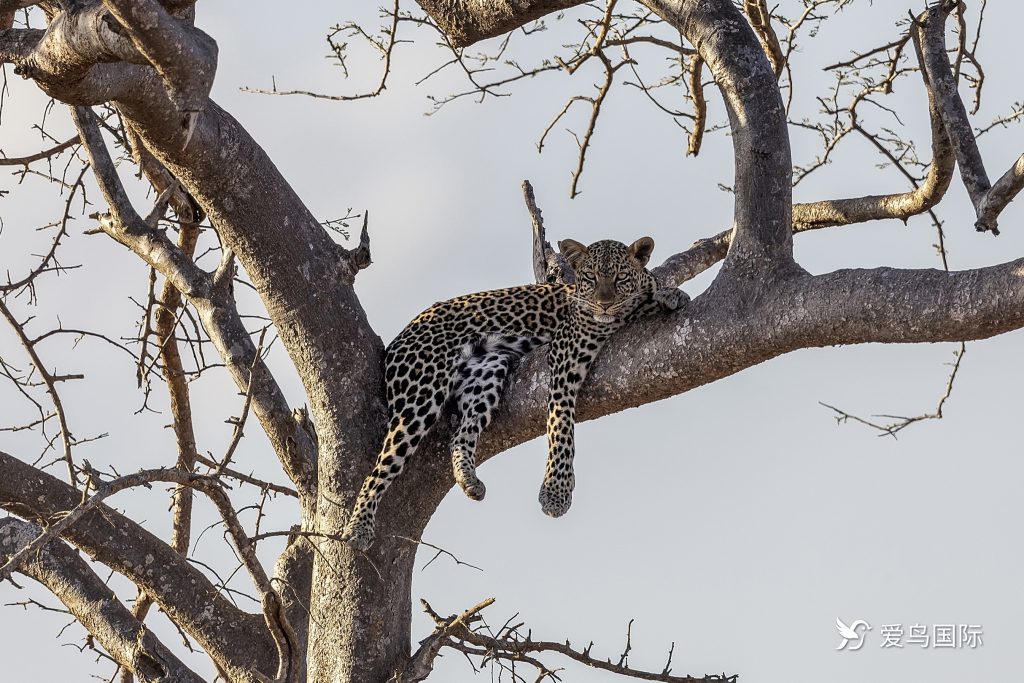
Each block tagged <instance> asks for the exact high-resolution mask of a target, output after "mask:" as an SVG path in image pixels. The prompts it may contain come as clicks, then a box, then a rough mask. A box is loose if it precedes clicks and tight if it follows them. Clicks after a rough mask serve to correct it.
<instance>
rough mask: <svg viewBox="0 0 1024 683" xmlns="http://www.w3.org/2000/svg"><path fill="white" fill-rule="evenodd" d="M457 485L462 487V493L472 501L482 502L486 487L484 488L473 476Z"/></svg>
mask: <svg viewBox="0 0 1024 683" xmlns="http://www.w3.org/2000/svg"><path fill="white" fill-rule="evenodd" d="M459 485H460V486H462V490H463V493H465V494H466V496H467V497H468V498H470V499H471V500H474V501H482V500H483V497H484V495H486V493H487V487H486V486H484V485H483V482H482V481H480V480H479V479H478V478H477V477H475V476H474V477H473V478H471V479H466V480H464V481H463V480H460V481H459Z"/></svg>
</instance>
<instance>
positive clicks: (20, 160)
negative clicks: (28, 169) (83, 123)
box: [0, 135, 79, 166]
mask: <svg viewBox="0 0 1024 683" xmlns="http://www.w3.org/2000/svg"><path fill="white" fill-rule="evenodd" d="M78 143H79V138H78V136H77V135H76V136H75V137H73V138H70V139H68V140H65V141H64V142H61V143H60V144H57V145H54V146H53V147H50V148H49V149H44V150H42V151H41V152H36V153H35V154H29V155H26V156H23V157H0V166H28V165H29V164H31V163H34V162H36V161H41V160H43V159H49V158H51V157H54V156H56V155H58V154H60V153H61V152H63V151H64V150H66V149H68V148H70V147H74V146H75V145H77V144H78Z"/></svg>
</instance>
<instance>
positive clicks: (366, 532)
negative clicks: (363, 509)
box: [341, 515, 376, 552]
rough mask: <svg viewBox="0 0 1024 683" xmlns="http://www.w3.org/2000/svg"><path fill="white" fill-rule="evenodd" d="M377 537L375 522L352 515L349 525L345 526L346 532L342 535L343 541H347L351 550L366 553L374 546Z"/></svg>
mask: <svg viewBox="0 0 1024 683" xmlns="http://www.w3.org/2000/svg"><path fill="white" fill-rule="evenodd" d="M375 537H376V534H375V533H374V531H373V522H371V521H368V520H366V519H359V518H358V517H357V516H356V515H352V518H351V519H349V521H348V524H346V525H345V531H343V532H342V534H341V540H343V541H345V543H347V544H348V546H349V547H350V548H352V549H353V550H360V551H364V552H365V551H366V550H368V549H369V547H370V546H371V545H373V540H374V538H375Z"/></svg>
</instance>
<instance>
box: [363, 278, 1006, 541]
mask: <svg viewBox="0 0 1024 683" xmlns="http://www.w3.org/2000/svg"><path fill="white" fill-rule="evenodd" d="M1021 327H1024V259H1021V260H1017V261H1012V262H1009V263H1004V264H1002V265H998V266H991V267H987V268H980V269H976V270H966V271H952V272H947V271H941V270H903V269H893V268H878V269H873V270H842V271H836V272H834V273H828V274H825V275H819V276H810V275H807V274H802V275H794V276H790V277H787V278H780V279H777V280H775V281H773V282H771V283H770V284H766V283H764V282H758V283H754V284H746V283H745V282H744V280H743V279H742V278H735V277H730V276H729V274H728V273H724V272H723V273H722V274H720V275H719V276H718V278H717V279H716V281H715V284H714V285H713V286H712V287H711V288H710V289H709V290H708V291H707V292H705V293H704V294H702V295H701V296H699V297H697V298H696V299H694V300H693V301H691V302H690V304H689V305H688V306H687V307H685V308H683V309H680V310H679V311H676V312H674V313H672V314H668V315H664V316H655V317H652V318H646V319H643V320H641V321H638V322H636V323H634V324H633V325H630V326H629V327H627V328H625V329H623V330H622V331H620V332H618V333H617V334H615V335H614V336H613V337H612V338H611V339H610V340H609V342H608V344H607V345H606V346H605V347H604V349H603V350H602V352H601V355H600V356H599V357H598V359H597V361H596V362H595V364H594V366H593V368H592V370H591V372H590V374H589V375H588V379H587V382H586V384H585V386H584V389H583V391H582V393H581V395H580V398H579V402H578V412H577V416H578V417H577V419H578V420H579V421H583V420H591V419H595V418H599V417H603V416H605V415H608V414H611V413H615V412H619V411H621V410H626V409H628V408H634V407H636V406H640V405H644V404H647V403H651V402H653V401H658V400H661V399H665V398H668V397H671V396H675V395H678V394H681V393H684V392H687V391H690V390H691V389H694V388H696V387H699V386H703V385H705V384H709V383H711V382H714V381H717V380H719V379H722V378H724V377H727V376H729V375H732V374H735V373H737V372H740V371H741V370H744V369H746V368H749V367H751V366H754V365H757V364H759V363H762V362H764V361H766V360H769V359H771V358H775V357H777V356H780V355H783V354H786V353H789V352H792V351H795V350H797V349H801V348H810V347H820V346H835V345H844V344H860V343H866V342H887V343H913V342H937V341H969V340H972V339H983V338H987V337H991V336H993V335H997V334H1001V333H1004V332H1008V331H1010V330H1015V329H1020V328H1021ZM548 383H549V373H548V368H547V364H546V362H545V359H544V357H543V354H542V353H533V354H530V355H529V356H527V357H526V358H525V359H524V360H523V363H522V366H521V367H520V369H519V370H518V372H517V373H516V375H515V376H514V378H513V380H512V383H511V385H510V387H509V389H508V391H507V393H506V394H505V398H504V399H503V403H502V406H501V407H500V408H499V409H498V411H497V415H496V416H495V419H494V422H493V423H492V425H491V426H490V427H488V429H487V431H486V432H484V434H483V436H482V437H481V442H480V447H479V450H478V452H477V458H478V462H482V461H484V460H486V459H488V458H490V457H493V456H494V455H495V454H497V453H501V452H503V451H506V450H508V449H510V448H512V447H513V446H516V445H518V444H520V443H523V442H525V441H528V440H529V439H532V438H534V437H537V436H539V435H540V434H542V433H543V431H544V425H545V424H546V416H547V387H548ZM449 429H450V428H449V427H448V425H447V422H446V421H445V420H439V421H438V427H437V428H435V431H436V432H437V433H436V434H431V435H430V436H429V437H428V438H427V439H426V441H425V443H424V444H423V445H421V447H420V448H421V449H423V450H424V455H422V456H418V458H420V462H419V463H418V464H417V465H416V466H415V467H414V468H412V471H411V472H410V475H409V482H408V484H406V483H405V482H399V483H398V484H396V485H397V486H404V485H409V486H414V487H416V490H417V491H420V490H422V489H429V491H430V495H431V498H432V501H434V502H437V503H440V500H441V498H443V497H444V495H445V494H446V493H447V492H448V490H449V489H450V487H451V485H452V476H451V472H450V467H449V465H448V459H447V458H445V457H443V455H442V454H443V453H444V452H445V451H446V448H447V443H448V439H449V437H450V434H449V433H448V430H449ZM399 505H402V501H401V496H400V495H396V496H393V497H391V498H389V499H385V501H384V502H383V504H382V506H381V510H380V514H381V515H382V520H383V519H384V518H385V517H390V518H392V519H396V518H397V519H398V520H402V519H403V518H404V517H408V516H412V515H414V514H415V511H410V510H405V509H401V510H400V509H398V508H397V507H392V506H399ZM385 523H387V522H385Z"/></svg>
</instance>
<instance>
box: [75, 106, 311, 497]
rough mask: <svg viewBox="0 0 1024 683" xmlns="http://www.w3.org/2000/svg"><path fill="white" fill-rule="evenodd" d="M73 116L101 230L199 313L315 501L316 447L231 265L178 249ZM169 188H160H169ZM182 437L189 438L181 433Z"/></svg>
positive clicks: (90, 120)
mask: <svg viewBox="0 0 1024 683" xmlns="http://www.w3.org/2000/svg"><path fill="white" fill-rule="evenodd" d="M74 119H75V123H76V126H77V127H78V129H79V134H80V135H81V137H82V140H83V141H84V145H85V149H86V151H87V153H88V154H89V158H90V161H91V162H92V164H93V168H94V169H95V172H96V177H97V180H98V181H99V185H100V190H101V191H102V192H103V194H104V197H105V198H106V199H107V202H108V203H109V205H110V208H111V215H110V216H109V217H108V218H102V219H101V221H100V226H101V229H103V230H104V231H105V232H106V233H107V234H108V235H110V236H111V237H113V238H114V239H115V240H117V241H118V242H120V243H121V244H123V245H124V246H126V247H128V248H129V249H131V250H132V251H133V252H135V253H136V254H137V255H139V256H140V257H142V258H143V259H144V260H145V261H146V262H147V263H149V264H150V265H151V266H152V267H154V268H156V269H157V271H159V272H160V273H161V274H162V275H163V276H164V277H165V278H166V279H167V282H169V283H170V284H171V285H172V286H173V288H174V289H175V290H176V291H178V292H181V293H182V294H184V295H185V296H186V297H187V298H188V299H189V300H190V302H191V303H192V305H193V306H194V307H195V308H196V310H197V311H198V312H199V314H200V316H201V318H202V320H203V324H204V326H205V327H206V330H207V332H208V333H209V335H210V339H211V341H213V343H214V346H215V347H216V348H217V350H218V352H219V353H220V354H221V357H222V358H223V359H224V362H225V364H226V365H227V368H228V370H229V372H230V373H231V375H232V378H233V379H234V380H235V383H236V385H237V386H238V387H239V388H240V389H241V390H243V391H246V392H247V394H250V395H251V396H252V408H253V412H254V413H255V414H256V416H257V418H258V419H259V420H260V424H261V425H262V426H263V428H264V431H266V433H267V435H268V437H270V440H271V443H272V444H273V446H274V449H275V451H276V452H277V454H278V457H279V459H280V460H281V462H282V464H283V465H284V469H285V473H286V474H287V475H288V477H289V478H290V479H291V480H292V481H293V482H294V483H295V485H296V487H298V488H299V490H300V491H301V492H302V493H303V494H304V499H305V504H306V505H313V504H314V499H315V491H316V467H315V463H316V444H315V442H314V440H313V437H312V435H311V434H310V433H309V431H308V430H307V429H305V428H304V427H303V426H302V425H300V424H299V422H298V421H297V420H296V419H295V417H294V416H293V413H292V411H291V410H290V409H289V408H288V404H287V401H286V400H285V398H284V395H283V394H282V392H281V389H280V387H279V386H278V385H277V382H276V380H275V379H274V377H273V375H272V374H271V372H270V370H269V368H267V366H266V364H265V363H264V362H263V359H262V358H260V357H259V354H258V352H257V348H256V346H255V345H254V344H253V342H252V339H251V338H250V336H249V333H248V331H247V330H246V329H245V326H244V324H243V323H242V320H241V318H240V317H239V315H238V310H237V308H236V307H235V303H234V297H233V294H232V291H231V278H230V275H231V274H233V272H234V271H233V263H232V262H231V259H230V258H226V259H225V261H224V263H223V264H222V266H221V269H220V272H221V273H222V274H223V275H226V276H227V277H224V276H222V277H220V278H218V277H216V276H211V275H210V274H208V273H206V272H205V271H203V270H201V269H200V268H199V267H198V266H196V265H195V263H194V262H193V261H192V259H191V257H190V256H189V255H188V254H187V253H186V252H185V251H183V250H182V249H179V248H178V247H176V246H175V245H174V244H173V243H172V242H171V241H170V240H169V239H168V238H167V236H166V235H165V234H164V233H162V232H159V231H158V230H156V229H155V226H153V225H150V223H149V222H147V221H146V220H143V219H142V218H141V217H140V216H139V215H138V214H137V213H136V212H135V209H134V208H133V207H132V205H131V202H130V201H129V200H128V196H127V194H126V192H125V190H124V187H123V186H122V185H121V181H120V179H119V178H118V176H117V169H116V168H115V167H114V163H113V160H112V159H111V158H110V154H109V152H108V151H107V149H106V145H105V143H104V141H103V138H102V137H101V136H100V131H99V127H98V126H97V125H96V121H95V115H94V114H93V113H92V112H91V111H90V110H89V109H88V108H86V107H77V108H76V109H75V111H74ZM170 190H171V188H167V189H165V192H169V191H170ZM185 436H186V437H187V435H185Z"/></svg>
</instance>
